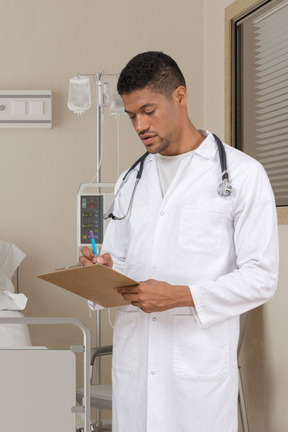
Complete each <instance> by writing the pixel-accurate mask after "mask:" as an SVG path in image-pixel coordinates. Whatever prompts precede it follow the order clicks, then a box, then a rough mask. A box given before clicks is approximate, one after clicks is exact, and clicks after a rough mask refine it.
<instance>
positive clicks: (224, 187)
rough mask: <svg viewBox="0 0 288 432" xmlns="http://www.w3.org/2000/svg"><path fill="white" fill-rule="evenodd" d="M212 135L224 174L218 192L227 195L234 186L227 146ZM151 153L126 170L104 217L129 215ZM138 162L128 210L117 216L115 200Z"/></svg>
mask: <svg viewBox="0 0 288 432" xmlns="http://www.w3.org/2000/svg"><path fill="white" fill-rule="evenodd" d="M212 135H213V137H214V139H215V141H216V144H217V147H218V151H219V160H220V167H221V176H222V180H221V183H220V184H219V186H218V188H217V193H218V195H219V196H220V197H227V196H230V195H231V193H232V191H233V188H232V186H231V184H230V182H229V176H228V171H227V159H226V152H225V148H224V145H223V143H222V141H221V140H220V139H219V138H218V137H217V136H216V135H215V134H212ZM149 154H150V153H149V152H146V153H145V154H144V155H142V156H141V157H140V158H139V159H138V160H137V161H136V162H134V164H133V165H132V166H131V167H130V168H129V170H128V171H127V172H126V174H125V175H124V177H123V179H122V182H121V184H120V186H119V188H118V189H117V191H116V193H115V195H114V198H113V200H112V202H111V204H110V205H109V207H108V209H107V211H106V212H105V213H104V215H103V217H104V219H109V218H111V219H113V220H122V219H125V218H126V217H127V216H128V214H129V212H130V210H131V208H132V205H133V200H134V196H135V192H136V189H137V186H138V183H139V181H140V179H141V177H142V173H143V168H144V162H145V159H146V157H147V156H148V155H149ZM138 164H140V166H139V170H138V172H137V175H136V180H135V184H134V188H133V191H132V194H131V198H130V202H129V205H128V209H127V212H126V213H125V215H124V216H122V217H118V216H115V215H114V214H113V208H114V202H115V200H116V198H117V196H118V194H119V192H120V191H121V189H122V187H123V186H124V184H125V183H126V182H127V180H128V177H129V174H130V173H131V172H132V171H133V170H134V169H135V167H136V166H137V165H138Z"/></svg>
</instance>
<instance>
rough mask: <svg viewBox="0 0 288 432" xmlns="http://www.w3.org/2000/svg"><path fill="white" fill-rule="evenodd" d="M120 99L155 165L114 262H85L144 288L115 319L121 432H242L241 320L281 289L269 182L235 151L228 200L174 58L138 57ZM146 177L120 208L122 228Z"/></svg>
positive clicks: (107, 253)
mask: <svg viewBox="0 0 288 432" xmlns="http://www.w3.org/2000/svg"><path fill="white" fill-rule="evenodd" d="M118 92H119V93H120V95H121V96H122V99H123V102H124V105H125V111H126V112H127V114H128V116H129V117H130V119H131V123H132V126H133V127H134V129H135V131H136V132H137V134H138V136H139V138H140V139H141V140H142V142H143V144H144V146H145V147H146V150H147V151H148V152H149V155H148V156H147V157H146V159H145V162H144V168H143V175H142V178H141V180H140V181H139V184H138V186H137V189H136V192H135V196H134V201H133V206H132V209H131V210H130V211H129V212H128V215H127V216H126V217H124V218H123V219H121V220H119V219H118V220H117V219H116V220H111V222H110V223H109V226H108V228H107V231H106V236H105V240H104V244H103V250H102V255H101V256H99V257H98V258H95V257H94V256H93V254H92V252H91V250H90V249H89V248H87V247H84V248H83V250H82V252H83V256H82V257H81V258H80V262H81V263H82V264H85V265H92V264H93V263H94V262H95V261H98V262H100V263H102V264H105V265H107V266H109V267H112V266H113V268H115V269H116V270H118V271H120V272H123V273H125V274H126V275H128V276H130V277H132V278H134V279H136V280H138V281H141V282H140V284H139V285H138V286H136V287H130V288H129V287H124V288H121V289H119V290H118V292H119V295H122V296H123V297H124V298H125V299H127V300H128V301H130V302H131V305H128V306H124V307H121V308H119V310H118V312H117V316H116V319H115V327H114V341H113V344H114V348H113V349H114V352H113V368H112V369H113V370H112V379H113V432H156V431H157V432H175V431H181V432H237V430H238V427H237V392H238V382H237V377H238V370H237V343H238V335H239V315H240V314H242V313H243V312H246V311H248V310H250V309H252V308H255V307H257V306H259V305H261V304H263V303H264V302H266V301H267V300H269V299H270V298H271V297H272V296H273V294H274V292H275V289H276V284H277V272H278V244H277V222H276V213H275V203H274V197H273V193H272V190H271V187H270V184H269V180H268V178H267V175H266V173H265V171H264V169H263V167H262V166H261V165H260V164H259V163H258V162H257V161H256V160H254V159H252V158H251V157H249V156H247V155H245V154H244V153H242V152H240V151H238V150H236V149H234V148H232V147H230V146H227V145H224V147H225V151H226V156H227V164H228V170H229V176H230V181H231V184H232V186H233V192H232V194H231V195H230V196H227V197H220V196H219V195H218V194H217V186H218V184H219V182H220V180H221V170H220V163H219V155H218V149H217V146H216V143H215V140H214V138H213V135H212V134H211V133H209V132H208V131H204V130H197V129H196V128H195V127H194V126H193V124H192V123H191V121H190V119H189V117H188V112H187V106H186V101H187V90H186V84H185V80H184V77H183V75H182V73H181V71H180V70H179V68H178V66H177V64H176V63H175V62H174V60H172V59H171V58H170V57H169V56H167V55H165V54H163V53H161V52H146V53H142V54H139V55H137V56H136V57H134V58H133V59H132V60H131V61H130V62H129V63H128V64H127V66H126V67H125V68H124V69H123V70H122V72H121V74H120V77H119V81H118ZM136 168H137V167H136ZM136 175H137V169H135V170H134V171H133V172H132V173H131V174H130V176H129V179H128V181H127V183H126V184H125V186H124V187H123V189H121V192H120V193H119V195H118V196H117V199H116V200H115V206H114V211H113V214H114V215H115V216H116V217H118V218H120V217H122V216H124V215H125V214H126V213H127V209H128V207H129V202H130V199H131V194H132V191H133V188H134V184H135V178H136ZM122 177H123V176H122ZM122 177H121V178H122ZM119 183H120V181H119V182H118V185H119ZM118 185H116V190H117V187H118Z"/></svg>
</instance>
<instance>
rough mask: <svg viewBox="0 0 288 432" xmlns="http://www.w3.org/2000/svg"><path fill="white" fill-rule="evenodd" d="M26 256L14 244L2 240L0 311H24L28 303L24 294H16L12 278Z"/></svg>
mask: <svg viewBox="0 0 288 432" xmlns="http://www.w3.org/2000/svg"><path fill="white" fill-rule="evenodd" d="M25 256H26V254H25V253H24V252H22V251H21V250H20V249H19V248H18V247H17V246H15V245H14V244H13V243H9V242H7V241H5V240H0V310H23V309H24V308H25V306H26V303H27V297H26V296H25V295H24V294H14V285H13V283H12V281H11V278H12V276H13V275H14V273H15V270H16V269H17V267H18V266H19V264H20V263H21V262H22V261H23V259H24V258H25Z"/></svg>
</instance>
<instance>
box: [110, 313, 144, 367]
mask: <svg viewBox="0 0 288 432" xmlns="http://www.w3.org/2000/svg"><path fill="white" fill-rule="evenodd" d="M138 319H139V312H138V311H137V310H136V311H134V310H132V311H131V310H128V311H123V310H119V311H118V312H117V315H116V318H115V323H114V336H113V368H114V370H117V372H120V373H127V374H134V373H135V372H136V370H137V368H138V361H137V344H138V337H137V331H138V326H137V324H138Z"/></svg>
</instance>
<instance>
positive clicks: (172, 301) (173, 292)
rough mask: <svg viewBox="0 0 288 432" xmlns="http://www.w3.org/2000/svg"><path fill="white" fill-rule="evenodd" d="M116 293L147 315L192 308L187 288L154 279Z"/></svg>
mask: <svg viewBox="0 0 288 432" xmlns="http://www.w3.org/2000/svg"><path fill="white" fill-rule="evenodd" d="M117 292H118V293H119V294H121V295H122V296H123V298H124V299H125V300H128V301H130V302H131V303H132V304H133V305H134V306H137V307H139V308H140V309H142V310H143V312H147V313H151V312H161V311H165V310H168V309H172V308H175V307H184V306H194V303H193V299H192V296H191V292H190V289H189V287H188V286H184V285H171V284H169V283H167V282H161V281H158V280H154V279H149V280H147V281H143V282H139V285H136V286H130V287H121V288H117Z"/></svg>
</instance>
